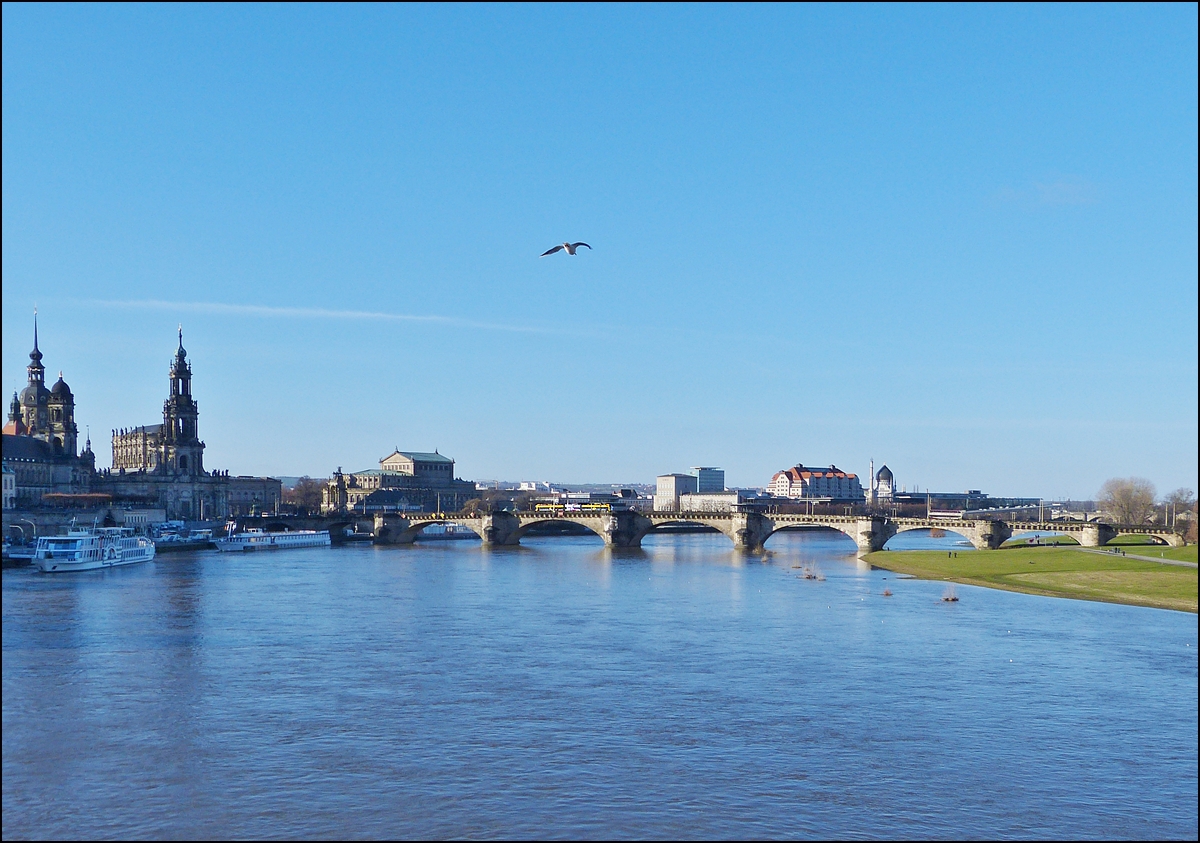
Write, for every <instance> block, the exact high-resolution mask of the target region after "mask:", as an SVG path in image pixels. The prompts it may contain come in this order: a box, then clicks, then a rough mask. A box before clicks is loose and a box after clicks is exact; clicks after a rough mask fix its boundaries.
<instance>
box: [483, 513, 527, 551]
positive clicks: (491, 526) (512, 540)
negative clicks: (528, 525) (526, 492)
mask: <svg viewBox="0 0 1200 843" xmlns="http://www.w3.org/2000/svg"><path fill="white" fill-rule="evenodd" d="M520 530H521V519H520V518H519V517H518V516H516V515H514V514H513V513H511V512H506V511H504V510H497V511H496V512H489V513H487V514H486V515H484V516H483V517H482V518H480V519H479V537H480V538H481V539H483V546H484V547H499V546H502V545H514V544H519V543H520V535H519V532H520Z"/></svg>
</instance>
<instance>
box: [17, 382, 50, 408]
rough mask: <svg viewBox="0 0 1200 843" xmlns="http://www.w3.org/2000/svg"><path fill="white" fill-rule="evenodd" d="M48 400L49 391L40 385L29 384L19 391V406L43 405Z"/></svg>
mask: <svg viewBox="0 0 1200 843" xmlns="http://www.w3.org/2000/svg"><path fill="white" fill-rule="evenodd" d="M49 398H50V390H48V389H46V387H45V386H44V385H43V384H40V383H31V384H29V386H27V387H25V388H24V389H22V390H21V404H22V405H23V406H25V407H32V406H36V405H37V404H45V403H46V401H47V400H48V399H49Z"/></svg>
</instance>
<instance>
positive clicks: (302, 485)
mask: <svg viewBox="0 0 1200 843" xmlns="http://www.w3.org/2000/svg"><path fill="white" fill-rule="evenodd" d="M324 485H325V483H324V481H322V480H314V479H312V478H311V477H309V476H308V475H305V476H304V477H301V478H300V479H299V480H297V481H296V485H295V486H293V487H292V488H290V489H288V490H287V491H285V492H284V493H283V499H284V501H285V502H286V503H290V504H292V505H293V506H294V507H296V509H297V511H301V512H303V513H305V514H307V513H313V512H319V511H320V509H321V488H322V487H323V486H324Z"/></svg>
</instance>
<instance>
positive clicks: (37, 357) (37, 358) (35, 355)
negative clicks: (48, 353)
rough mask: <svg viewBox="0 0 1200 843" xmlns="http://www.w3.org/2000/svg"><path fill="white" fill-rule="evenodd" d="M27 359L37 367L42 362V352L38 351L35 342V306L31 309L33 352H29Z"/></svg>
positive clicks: (36, 341)
mask: <svg viewBox="0 0 1200 843" xmlns="http://www.w3.org/2000/svg"><path fill="white" fill-rule="evenodd" d="M29 359H30V360H32V361H33V362H34V363H37V364H38V365H39V366H40V365H41V362H42V352H41V351H39V350H38V340H37V306H36V305H35V306H34V308H33V351H31V352H29Z"/></svg>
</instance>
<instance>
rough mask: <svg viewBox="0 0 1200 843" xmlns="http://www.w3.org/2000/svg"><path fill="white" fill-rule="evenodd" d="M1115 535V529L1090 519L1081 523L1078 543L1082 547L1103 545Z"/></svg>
mask: <svg viewBox="0 0 1200 843" xmlns="http://www.w3.org/2000/svg"><path fill="white" fill-rule="evenodd" d="M1116 537H1117V531H1116V530H1114V529H1113V528H1112V527H1110V526H1108V525H1107V524H1101V523H1100V522H1099V521H1092V522H1089V523H1087V524H1084V525H1083V531H1082V532H1080V534H1079V544H1080V545H1082V546H1083V547H1103V546H1104V545H1106V544H1108V543H1109V542H1110V541H1112V540H1113V539H1115V538H1116Z"/></svg>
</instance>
